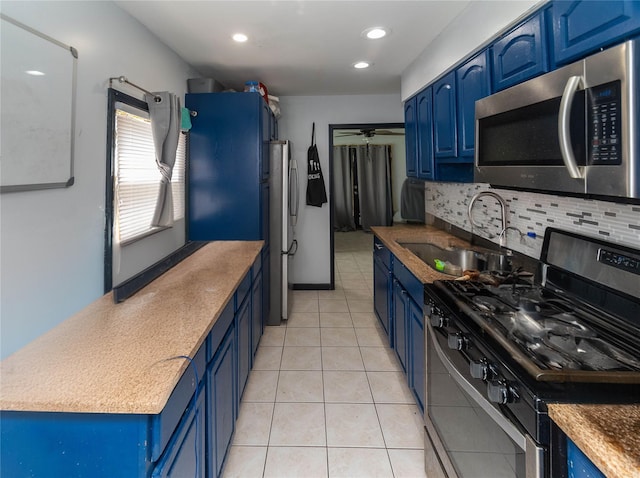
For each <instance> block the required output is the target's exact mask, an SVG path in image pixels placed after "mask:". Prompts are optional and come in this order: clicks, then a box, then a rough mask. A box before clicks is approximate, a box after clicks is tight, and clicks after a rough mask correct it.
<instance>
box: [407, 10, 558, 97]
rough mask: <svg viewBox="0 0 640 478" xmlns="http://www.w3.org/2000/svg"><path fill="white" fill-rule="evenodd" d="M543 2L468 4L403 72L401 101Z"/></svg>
mask: <svg viewBox="0 0 640 478" xmlns="http://www.w3.org/2000/svg"><path fill="white" fill-rule="evenodd" d="M545 1H546V0H517V1H514V0H483V1H474V2H471V3H469V6H467V8H465V9H464V10H463V11H462V12H461V13H460V15H458V16H457V17H456V18H455V19H454V20H453V21H452V22H451V23H450V24H449V25H448V26H447V28H446V29H445V30H444V31H443V32H442V33H441V34H440V35H438V37H437V38H436V39H435V40H434V41H433V42H432V43H431V44H430V45H429V46H428V47H427V48H426V49H425V50H424V51H423V52H422V54H420V56H419V57H418V58H416V59H415V60H414V61H413V62H412V63H411V64H410V65H409V66H408V67H407V68H406V69H405V70H404V71H403V72H402V87H401V88H402V92H401V96H402V99H403V100H406V99H407V98H409V97H410V96H412V95H413V94H415V93H417V92H418V91H420V90H421V89H422V87H423V86H426V85H428V84H429V83H431V82H432V81H433V80H435V79H436V78H437V77H438V76H440V75H441V74H442V73H444V72H445V71H446V70H448V69H449V68H450V67H451V66H453V65H455V64H456V63H458V62H459V61H460V60H462V59H463V58H465V57H466V56H467V55H468V54H469V53H471V52H473V51H474V50H477V49H479V48H480V46H482V45H483V44H485V43H488V42H489V40H491V39H492V38H493V37H495V36H496V34H497V33H499V32H501V31H502V30H504V29H506V27H507V26H509V25H511V24H512V23H514V22H515V21H516V20H517V19H518V18H520V17H523V16H525V15H526V14H527V13H528V12H529V11H531V10H533V9H534V8H536V7H537V6H539V5H540V4H541V3H544V2H545Z"/></svg>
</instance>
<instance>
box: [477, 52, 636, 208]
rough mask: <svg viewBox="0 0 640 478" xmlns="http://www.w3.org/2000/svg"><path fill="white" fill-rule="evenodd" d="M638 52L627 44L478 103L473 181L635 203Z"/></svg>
mask: <svg viewBox="0 0 640 478" xmlns="http://www.w3.org/2000/svg"><path fill="white" fill-rule="evenodd" d="M639 50H640V44H639V43H638V41H637V40H631V41H628V42H626V43H623V44H621V45H618V46H616V47H613V48H610V49H608V50H604V51H601V52H599V53H596V54H594V55H592V56H590V57H587V58H585V59H584V60H581V61H578V62H575V63H572V64H570V65H567V66H564V67H562V68H560V69H558V70H555V71H552V72H550V73H547V74H545V75H542V76H539V77H537V78H533V79H531V80H528V81H526V82H524V83H521V84H519V85H516V86H513V87H511V88H509V89H506V90H504V91H501V92H499V93H496V94H494V95H491V96H488V97H486V98H483V99H481V100H479V101H477V102H476V110H475V124H476V131H475V133H476V150H475V171H474V180H475V181H476V182H484V183H490V184H492V185H494V186H500V187H506V188H515V189H524V190H535V191H547V192H557V193H570V194H587V195H590V196H594V197H595V196H605V197H609V198H613V199H614V200H616V199H621V198H634V199H640V157H638V153H639V151H638V142H639V141H640V140H639V137H640V124H639V119H640V115H638V112H639V111H640V107H639V106H640V104H639V95H640V91H639V90H638V88H639V86H640V85H639V83H638V81H639V80H638V78H637V76H638V75H640V61H639V60H640V51H639ZM632 202H635V200H634V201H632Z"/></svg>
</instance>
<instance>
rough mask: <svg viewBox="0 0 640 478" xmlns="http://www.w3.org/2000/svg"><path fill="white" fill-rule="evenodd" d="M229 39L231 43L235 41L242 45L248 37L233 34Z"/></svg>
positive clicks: (242, 34) (241, 34)
mask: <svg viewBox="0 0 640 478" xmlns="http://www.w3.org/2000/svg"><path fill="white" fill-rule="evenodd" d="M231 38H233V41H237V42H238V43H244V42H246V41H247V40H248V39H249V37H248V36H247V35H245V34H244V33H234V34H233V36H232V37H231Z"/></svg>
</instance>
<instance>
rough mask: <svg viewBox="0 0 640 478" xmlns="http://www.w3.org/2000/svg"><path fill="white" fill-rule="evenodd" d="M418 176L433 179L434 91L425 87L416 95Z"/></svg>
mask: <svg viewBox="0 0 640 478" xmlns="http://www.w3.org/2000/svg"><path fill="white" fill-rule="evenodd" d="M416 115H417V123H418V128H417V139H416V141H417V150H418V154H417V159H418V177H419V178H420V179H433V91H432V89H431V87H429V88H425V89H424V90H422V91H421V92H420V93H418V96H417V97H416Z"/></svg>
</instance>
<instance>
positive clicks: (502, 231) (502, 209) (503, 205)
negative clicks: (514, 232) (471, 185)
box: [467, 191, 507, 247]
mask: <svg viewBox="0 0 640 478" xmlns="http://www.w3.org/2000/svg"><path fill="white" fill-rule="evenodd" d="M482 196H491V197H492V198H494V199H495V200H496V201H498V202H499V203H500V213H501V216H502V217H501V220H502V228H501V229H500V235H499V238H500V246H501V247H502V246H503V242H504V239H505V238H506V234H505V233H506V230H507V203H506V202H505V200H504V199H503V198H502V196H500V195H499V194H498V193H494V192H493V191H481V192H479V193H477V194H475V195H474V196H473V197H472V198H471V201H469V209H468V211H467V213H468V215H469V222H470V223H471V225H472V226H475V227H479V228H481V229H484V226H483V225H482V224H478V223H476V222H474V221H473V217H472V215H471V211H472V210H473V205H474V204H475V202H476V200H477V199H478V198H481V197H482Z"/></svg>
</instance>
